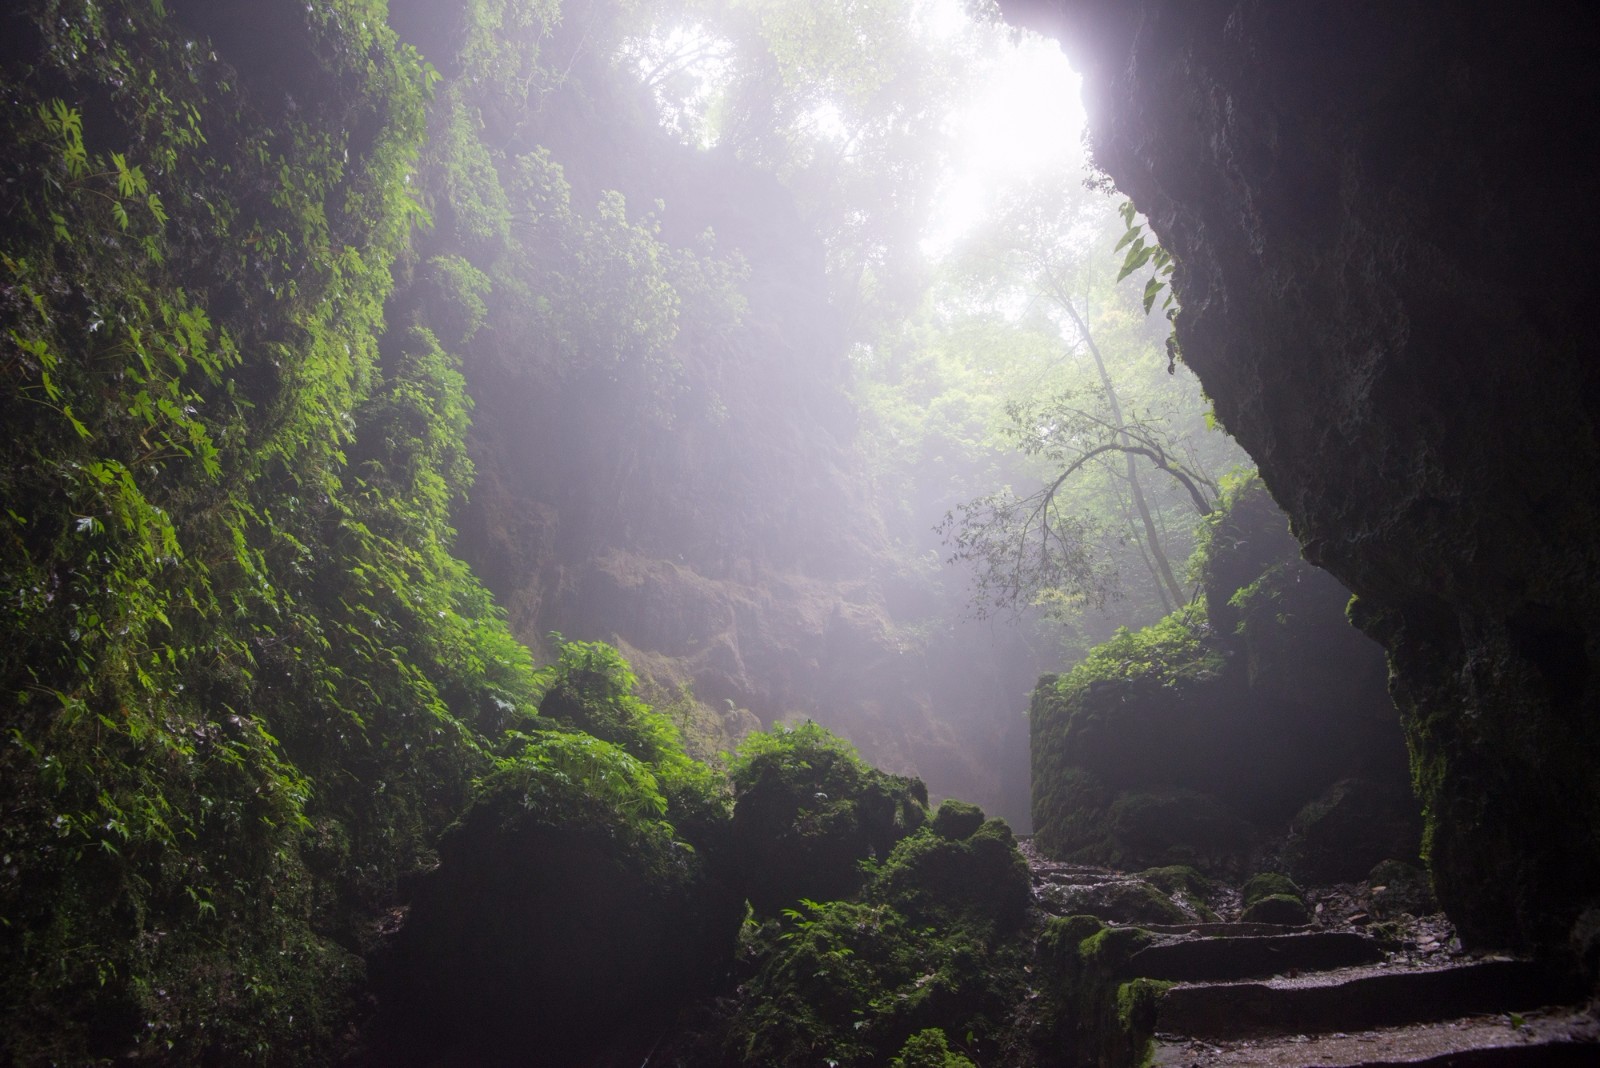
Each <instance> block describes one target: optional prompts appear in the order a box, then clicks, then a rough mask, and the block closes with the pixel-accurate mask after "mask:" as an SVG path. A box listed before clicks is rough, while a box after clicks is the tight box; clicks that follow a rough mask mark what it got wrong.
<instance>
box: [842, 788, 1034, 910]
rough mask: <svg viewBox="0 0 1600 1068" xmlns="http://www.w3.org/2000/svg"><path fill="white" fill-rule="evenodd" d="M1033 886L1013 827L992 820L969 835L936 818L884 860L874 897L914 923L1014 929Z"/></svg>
mask: <svg viewBox="0 0 1600 1068" xmlns="http://www.w3.org/2000/svg"><path fill="white" fill-rule="evenodd" d="M946 803H947V804H948V802H946ZM941 811H942V809H941ZM979 817H980V818H981V817H982V812H981V811H980V812H979ZM1030 891H1031V879H1030V877H1029V873H1028V864H1027V862H1026V861H1025V860H1023V858H1022V854H1020V853H1018V852H1017V843H1016V839H1015V838H1014V837H1013V836H1012V834H1011V829H1010V828H1009V827H1007V826H1006V825H1005V823H1004V822H1003V821H1001V820H988V821H987V822H984V823H982V824H980V825H979V827H978V829H977V830H975V831H973V832H972V833H971V834H968V835H967V836H966V837H964V838H949V837H946V836H944V835H942V834H940V833H939V829H938V825H937V822H935V825H934V826H933V827H932V828H930V829H928V830H925V831H922V832H919V833H917V834H914V835H912V836H911V837H909V838H907V839H905V840H904V841H902V842H901V843H900V844H899V845H897V846H896V847H895V848H894V851H893V852H892V853H890V854H889V857H888V859H887V860H885V861H884V863H883V866H882V867H881V869H880V870H879V871H878V873H877V875H876V876H875V877H874V879H873V881H872V885H871V887H870V890H869V896H871V898H872V899H873V900H878V901H883V902H886V903H887V904H890V905H892V906H894V907H895V909H897V910H898V911H899V912H901V913H902V914H903V915H905V916H906V917H907V918H908V919H910V920H912V921H913V922H917V923H926V924H934V925H938V926H941V927H947V928H948V927H950V926H951V925H956V924H978V925H983V926H987V927H989V928H992V929H993V930H995V931H998V932H1001V933H1009V932H1011V931H1014V930H1016V929H1017V928H1018V927H1020V926H1021V924H1022V920H1023V917H1024V916H1025V914H1026V913H1027V909H1028V903H1029V901H1030V900H1031V896H1030Z"/></svg>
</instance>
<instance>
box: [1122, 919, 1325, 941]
mask: <svg viewBox="0 0 1600 1068" xmlns="http://www.w3.org/2000/svg"><path fill="white" fill-rule="evenodd" d="M1137 926H1138V927H1140V928H1142V929H1144V930H1146V931H1149V932H1150V933H1151V934H1186V935H1202V936H1204V937H1207V938H1249V937H1252V936H1255V935H1286V934H1300V933H1303V932H1306V931H1313V930H1316V928H1314V927H1311V926H1309V925H1303V924H1302V925H1293V924H1286V923H1237V922H1235V923H1141V924H1138V925H1137Z"/></svg>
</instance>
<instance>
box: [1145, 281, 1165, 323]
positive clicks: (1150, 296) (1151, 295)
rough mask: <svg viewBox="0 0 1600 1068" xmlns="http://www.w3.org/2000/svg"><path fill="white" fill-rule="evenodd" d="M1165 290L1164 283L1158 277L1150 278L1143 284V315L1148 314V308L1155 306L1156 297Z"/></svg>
mask: <svg viewBox="0 0 1600 1068" xmlns="http://www.w3.org/2000/svg"><path fill="white" fill-rule="evenodd" d="M1165 288H1166V283H1165V282H1163V281H1162V280H1161V277H1160V276H1159V275H1157V276H1155V277H1152V278H1151V279H1150V281H1148V282H1146V283H1145V284H1144V313H1145V314H1146V315H1149V314H1150V308H1151V306H1152V305H1154V304H1155V302H1156V296H1157V295H1158V294H1159V293H1160V292H1161V291H1162V290H1163V289H1165Z"/></svg>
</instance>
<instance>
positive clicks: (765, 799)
mask: <svg viewBox="0 0 1600 1068" xmlns="http://www.w3.org/2000/svg"><path fill="white" fill-rule="evenodd" d="M728 778H729V780H730V781H731V782H732V784H733V793H734V811H733V848H734V851H735V858H736V861H735V862H736V866H737V868H738V870H739V871H740V872H741V875H742V878H743V879H744V880H746V885H745V892H746V895H747V896H748V897H749V899H750V903H751V904H752V905H753V906H754V907H755V909H756V911H757V913H758V914H761V915H772V914H773V913H775V912H776V911H777V910H778V909H780V908H783V907H785V906H791V905H793V904H794V903H795V902H797V901H799V900H801V899H802V898H811V899H817V900H833V899H838V898H846V897H850V896H852V895H853V894H854V893H855V891H856V890H857V889H858V888H859V887H860V886H861V883H862V872H861V869H860V865H861V862H862V861H865V860H868V859H871V858H873V857H879V858H881V857H885V856H887V855H888V853H889V851H890V850H891V849H892V848H893V847H894V845H895V843H896V842H897V841H899V840H900V839H901V838H903V837H905V836H906V835H907V834H909V833H911V832H912V831H913V830H915V829H916V828H918V827H920V826H921V825H922V824H923V822H924V821H925V820H926V819H927V811H926V805H927V797H928V795H927V788H926V787H925V786H923V784H922V783H921V781H919V780H916V779H908V778H904V777H901V776H896V775H887V774H885V773H883V772H881V771H878V770H877V769H875V768H871V767H869V766H868V765H867V764H866V763H864V762H863V761H862V760H861V758H860V757H859V756H857V755H856V752H855V749H854V748H853V747H852V746H851V745H850V743H848V742H846V741H845V740H844V739H842V738H840V737H838V736H837V735H834V734H832V733H830V732H829V731H828V730H826V729H825V728H823V727H821V726H819V725H817V724H815V723H812V722H811V721H809V720H808V721H806V722H805V723H802V724H800V725H799V726H796V727H785V726H784V725H783V724H776V725H774V726H773V728H772V729H771V730H770V731H758V732H756V733H754V734H752V735H750V736H749V737H748V738H746V739H745V740H744V742H743V744H742V745H740V747H739V752H738V753H737V755H735V757H734V759H733V761H732V763H731V764H730V766H729V768H728Z"/></svg>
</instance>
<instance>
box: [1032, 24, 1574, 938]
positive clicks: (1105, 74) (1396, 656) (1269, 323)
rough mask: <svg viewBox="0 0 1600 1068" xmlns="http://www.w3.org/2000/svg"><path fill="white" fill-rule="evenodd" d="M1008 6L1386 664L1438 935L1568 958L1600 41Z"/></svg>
mask: <svg viewBox="0 0 1600 1068" xmlns="http://www.w3.org/2000/svg"><path fill="white" fill-rule="evenodd" d="M1002 7H1003V8H1005V9H1006V10H1007V12H1008V14H1010V15H1012V17H1014V18H1018V19H1023V20H1032V21H1033V22H1034V23H1035V24H1036V25H1042V26H1043V28H1045V29H1046V30H1047V32H1055V33H1057V34H1059V36H1060V38H1061V39H1062V41H1063V43H1064V46H1065V47H1066V48H1067V50H1068V51H1069V54H1070V55H1071V57H1072V58H1073V59H1074V61H1075V63H1076V65H1077V67H1078V69H1079V70H1081V71H1083V73H1084V95H1085V102H1086V108H1087V111H1088V116H1089V127H1090V138H1091V141H1092V143H1093V148H1094V156H1095V159H1096V161H1097V162H1098V164H1099V165H1100V166H1101V167H1102V168H1103V169H1104V170H1105V172H1106V173H1107V174H1109V175H1110V177H1111V178H1112V179H1113V180H1114V181H1115V183H1116V185H1117V187H1118V188H1119V189H1120V190H1122V191H1123V192H1125V193H1126V194H1128V195H1129V196H1131V197H1132V199H1133V200H1134V202H1135V204H1136V205H1137V206H1138V208H1139V209H1140V210H1141V211H1142V212H1144V213H1145V214H1146V215H1147V216H1148V217H1149V219H1150V223H1151V226H1152V228H1153V229H1154V231H1155V232H1156V234H1157V235H1158V236H1159V238H1160V240H1161V242H1162V245H1163V246H1164V247H1165V248H1166V249H1167V250H1168V251H1169V252H1170V253H1171V254H1172V255H1173V257H1174V260H1175V262H1176V265H1177V266H1176V275H1175V280H1174V289H1175V291H1176V295H1177V297H1178V299H1179V301H1180V302H1181V304H1182V309H1183V310H1182V312H1181V313H1180V314H1179V316H1178V319H1177V339H1178V342H1179V344H1180V346H1181V349H1182V353H1183V359H1184V361H1185V362H1186V363H1187V364H1188V365H1189V366H1190V367H1192V368H1193V369H1194V370H1195V372H1196V373H1197V374H1198V375H1199V377H1200V379H1201V381H1202V382H1203V383H1204V385H1205V389H1206V392H1207V394H1208V395H1209V396H1210V397H1211V398H1212V399H1213V400H1214V401H1215V403H1216V412H1217V415H1218V417H1219V418H1220V420H1221V421H1222V422H1223V424H1224V425H1225V426H1226V427H1227V429H1228V430H1229V431H1230V432H1231V433H1232V434H1233V435H1234V436H1235V437H1236V438H1237V439H1238V440H1239V442H1240V443H1241V444H1242V445H1243V446H1244V447H1245V448H1246V450H1247V451H1248V452H1249V453H1250V455H1251V456H1252V457H1253V458H1254V459H1255V460H1256V462H1257V463H1258V464H1259V467H1260V470H1261V473H1262V476H1263V478H1264V479H1265V480H1266V482H1267V484H1268V486H1269V487H1270V488H1271V489H1272V492H1273V495H1274V496H1275V497H1276V498H1277V499H1278V501H1279V502H1280V503H1282V504H1283V505H1284V507H1285V509H1286V510H1287V511H1288V512H1289V515H1290V517H1291V520H1292V522H1293V527H1294V531H1295V534H1296V537H1297V538H1298V539H1299V541H1300V542H1301V544H1302V545H1303V546H1304V547H1305V550H1306V555H1307V557H1308V559H1310V560H1311V561H1312V562H1313V563H1316V564H1318V565H1320V566H1322V567H1325V568H1327V569H1328V570H1329V571H1330V572H1332V573H1333V574H1334V575H1335V576H1337V577H1338V578H1339V579H1340V581H1342V582H1343V583H1344V584H1345V585H1346V586H1348V587H1349V588H1350V589H1351V590H1352V591H1354V592H1355V593H1356V594H1357V596H1358V598H1359V603H1358V605H1357V607H1356V610H1355V611H1354V612H1353V613H1352V615H1353V618H1354V619H1355V620H1356V622H1357V623H1358V625H1359V626H1360V627H1361V628H1362V629H1363V630H1365V631H1366V632H1367V633H1368V634H1370V635H1372V636H1373V637H1375V638H1377V639H1378V640H1379V641H1381V642H1382V643H1383V644H1384V646H1385V647H1386V649H1387V651H1388V654H1389V658H1390V663H1391V665H1392V668H1393V671H1394V676H1393V683H1392V690H1393V693H1394V695H1395V697H1396V700H1397V703H1398V704H1399V705H1400V707H1401V710H1402V712H1403V714H1404V715H1405V717H1406V730H1407V736H1408V740H1409V743H1410V746H1411V752H1412V757H1413V768H1414V772H1415V776H1416V781H1417V783H1418V785H1419V787H1420V788H1421V790H1422V791H1423V794H1424V801H1425V803H1426V805H1427V808H1428V810H1429V812H1430V813H1431V821H1432V822H1431V827H1430V836H1431V862H1432V865H1433V873H1434V876H1435V879H1436V882H1437V884H1438V889H1439V894H1440V899H1441V903H1442V904H1443V905H1444V907H1445V908H1446V909H1447V911H1449V913H1450V914H1451V916H1452V917H1453V918H1454V919H1455V920H1456V922H1457V923H1458V924H1459V925H1460V929H1461V932H1462V934H1463V936H1464V937H1465V938H1466V939H1467V940H1468V942H1469V943H1471V944H1474V945H1479V946H1495V947H1506V946H1517V947H1535V946H1537V947H1540V948H1543V949H1547V950H1556V949H1564V948H1566V946H1567V943H1568V939H1569V936H1572V935H1573V934H1574V932H1576V934H1577V936H1578V937H1579V938H1580V940H1581V939H1582V938H1586V937H1587V935H1585V934H1584V932H1588V931H1593V930H1594V929H1596V926H1597V925H1596V924H1595V922H1594V916H1596V915H1600V912H1597V911H1596V910H1597V909H1600V687H1597V685H1596V676H1595V671H1594V666H1595V664H1596V663H1600V595H1597V594H1600V538H1597V537H1596V532H1597V531H1600V462H1597V461H1600V436H1597V434H1596V432H1595V428H1596V426H1597V425H1600V361H1596V360H1594V359H1593V358H1592V351H1593V347H1594V346H1593V341H1592V337H1591V335H1592V328H1591V326H1590V325H1589V323H1588V322H1587V316H1586V311H1585V309H1586V307H1587V305H1588V303H1589V299H1588V290H1589V288H1590V282H1589V278H1590V274H1591V272H1590V270H1589V267H1588V262H1587V261H1588V260H1589V259H1590V258H1591V251H1590V250H1591V249H1592V248H1593V247H1594V246H1595V244H1596V238H1597V237H1600V198H1596V197H1594V196H1592V195H1587V194H1577V192H1576V191H1579V190H1590V189H1592V188H1593V177H1592V173H1591V172H1590V168H1589V164H1588V162H1587V158H1588V155H1589V150H1590V149H1591V148H1592V146H1593V145H1594V143H1595V142H1596V141H1597V139H1600V137H1597V134H1600V130H1597V121H1600V120H1597V114H1596V112H1595V111H1594V110H1593V109H1588V108H1574V107H1573V106H1572V102H1573V101H1575V100H1587V99H1593V98H1594V96H1595V92H1596V88H1597V85H1596V82H1597V79H1600V70H1597V68H1596V67H1595V65H1594V64H1593V63H1592V62H1589V60H1588V50H1589V49H1590V47H1591V44H1592V42H1593V41H1594V40H1595V39H1596V36H1597V30H1600V26H1597V19H1600V12H1597V11H1596V9H1595V8H1594V7H1593V6H1592V5H1586V4H1582V3H1577V2H1570V0H1569V2H1559V3H1552V4H1544V5H1540V6H1539V7H1538V8H1537V9H1527V8H1522V7H1518V6H1515V5H1495V4H1475V5H1472V7H1471V9H1470V10H1471V13H1470V15H1463V17H1451V18H1441V17H1439V15H1440V12H1439V11H1438V9H1437V8H1436V7H1435V6H1433V5H1429V4H1426V3H1420V2H1397V3H1387V4H1349V3H1342V2H1332V0H1325V2H1308V3H1295V4H1274V3H1259V2H1250V0H1238V2H1231V0H1220V2H1197V3H1186V4H1169V3H1161V2H1154V0H1147V2H1127V0H1073V2H1070V3H1065V4H1042V3H1030V2H1027V0H1011V2H1007V3H1004V4H1002ZM1555 205H1559V207H1555ZM1513 354H1514V356H1513ZM1585 917H1587V918H1585ZM1592 945H1593V940H1592V939H1590V940H1589V946H1590V947H1591V948H1592ZM1578 948H1579V949H1580V951H1582V950H1583V947H1582V946H1579V947H1578Z"/></svg>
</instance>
